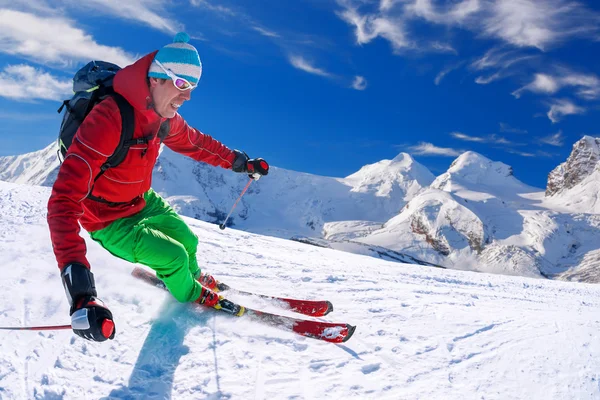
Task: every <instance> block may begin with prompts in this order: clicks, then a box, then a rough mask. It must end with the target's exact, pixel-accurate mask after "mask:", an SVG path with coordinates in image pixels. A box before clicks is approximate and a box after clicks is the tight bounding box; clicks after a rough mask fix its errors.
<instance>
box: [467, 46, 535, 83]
mask: <svg viewBox="0 0 600 400" xmlns="http://www.w3.org/2000/svg"><path fill="white" fill-rule="evenodd" d="M535 58H537V56H535V55H527V54H524V53H523V52H522V51H518V50H504V49H503V48H502V47H494V48H491V49H489V50H488V51H486V53H485V54H484V55H483V56H481V57H480V58H478V59H477V60H475V61H473V62H472V63H471V65H470V67H471V69H473V70H475V71H484V70H488V69H492V70H495V72H493V73H489V74H488V75H486V76H484V75H480V76H478V77H477V78H476V79H475V82H476V83H478V84H480V85H486V84H488V83H491V82H493V81H496V80H499V79H504V78H506V77H508V76H510V75H513V74H515V73H516V72H517V71H518V67H519V64H521V63H522V62H524V61H527V60H532V59H535Z"/></svg>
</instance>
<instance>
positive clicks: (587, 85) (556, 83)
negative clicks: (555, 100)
mask: <svg viewBox="0 0 600 400" xmlns="http://www.w3.org/2000/svg"><path fill="white" fill-rule="evenodd" d="M560 71H561V72H560V73H562V74H563V75H562V76H560V75H558V74H557V75H555V76H552V75H548V74H535V78H534V80H533V82H531V83H530V84H528V85H525V86H523V87H522V88H520V89H518V90H516V91H514V92H513V96H515V97H516V98H519V97H521V94H522V93H523V92H524V91H530V92H533V93H538V94H555V93H557V92H558V91H559V90H560V89H561V88H563V87H567V86H573V87H575V88H576V92H575V93H576V94H577V95H578V96H579V97H581V98H584V99H586V100H594V99H597V98H598V97H600V79H599V78H598V77H597V76H596V75H584V74H578V73H574V72H572V71H569V70H567V69H565V68H562V69H561V70H560Z"/></svg>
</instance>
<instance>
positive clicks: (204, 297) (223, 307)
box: [195, 287, 246, 317]
mask: <svg viewBox="0 0 600 400" xmlns="http://www.w3.org/2000/svg"><path fill="white" fill-rule="evenodd" d="M195 302H196V303H198V304H202V305H203V306H207V307H212V308H214V309H215V310H219V311H223V312H226V313H227V314H231V315H234V316H236V317H241V316H242V315H244V313H245V312H246V308H245V307H244V306H241V305H239V304H236V303H234V302H232V301H229V300H227V299H226V298H224V297H222V296H219V295H218V294H216V293H215V292H213V291H212V290H210V289H207V288H205V287H202V292H200V297H198V299H197V300H196V301H195Z"/></svg>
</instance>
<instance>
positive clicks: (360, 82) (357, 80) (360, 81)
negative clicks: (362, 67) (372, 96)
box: [352, 75, 367, 90]
mask: <svg viewBox="0 0 600 400" xmlns="http://www.w3.org/2000/svg"><path fill="white" fill-rule="evenodd" d="M352 88H353V89H356V90H365V89H366V88H367V80H366V79H365V78H364V77H363V76H360V75H357V76H355V77H354V81H353V82H352Z"/></svg>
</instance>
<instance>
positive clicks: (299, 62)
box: [289, 55, 333, 78]
mask: <svg viewBox="0 0 600 400" xmlns="http://www.w3.org/2000/svg"><path fill="white" fill-rule="evenodd" d="M289 61H290V64H292V65H293V66H294V67H296V68H298V69H300V70H302V71H304V72H308V73H309V74H314V75H319V76H323V77H325V78H331V77H333V74H331V73H329V72H327V71H325V70H324V69H321V68H317V67H315V66H313V65H311V64H310V63H309V62H308V61H307V60H306V59H304V57H302V56H299V55H291V56H290V57H289Z"/></svg>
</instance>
